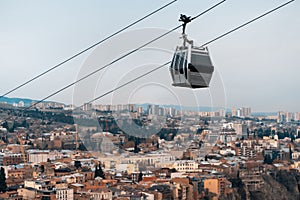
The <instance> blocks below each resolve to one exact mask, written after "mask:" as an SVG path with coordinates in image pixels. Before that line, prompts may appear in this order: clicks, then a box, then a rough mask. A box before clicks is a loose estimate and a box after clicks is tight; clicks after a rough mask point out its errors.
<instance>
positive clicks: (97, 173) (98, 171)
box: [95, 163, 105, 179]
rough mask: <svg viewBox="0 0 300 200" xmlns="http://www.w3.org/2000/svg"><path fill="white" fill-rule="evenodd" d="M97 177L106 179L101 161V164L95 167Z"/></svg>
mask: <svg viewBox="0 0 300 200" xmlns="http://www.w3.org/2000/svg"><path fill="white" fill-rule="evenodd" d="M97 177H101V178H103V179H105V174H104V172H103V170H102V167H101V164H100V163H99V165H98V166H97V165H96V169H95V178H97Z"/></svg>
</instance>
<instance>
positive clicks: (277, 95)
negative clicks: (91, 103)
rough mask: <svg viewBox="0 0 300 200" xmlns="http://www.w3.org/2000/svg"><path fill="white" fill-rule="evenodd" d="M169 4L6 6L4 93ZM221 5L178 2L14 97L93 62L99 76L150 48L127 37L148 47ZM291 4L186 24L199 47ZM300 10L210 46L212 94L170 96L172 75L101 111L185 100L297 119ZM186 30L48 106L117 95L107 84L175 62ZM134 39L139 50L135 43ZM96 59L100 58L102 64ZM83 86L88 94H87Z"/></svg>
mask: <svg viewBox="0 0 300 200" xmlns="http://www.w3.org/2000/svg"><path fill="white" fill-rule="evenodd" d="M167 2H169V1H166V0H155V1H150V0H148V1H146V0H128V1H124V0H111V1H103V0H97V1H96V0H95V1H91V0H85V1H73V0H69V1H59V0H51V1H38V0H36V1H34V0H28V1H16V0H6V1H5V0H2V1H0V55H1V56H0V67H1V79H0V85H1V87H0V93H1V94H3V93H5V92H7V91H8V90H10V89H12V88H14V87H15V86H17V85H19V84H21V83H23V82H24V81H26V80H28V79H29V78H32V77H33V76H34V75H37V74H39V73H41V72H43V71H45V70H46V69H48V68H50V67H52V66H54V65H55V64H58V63H59V62H61V61H63V60H64V59H66V58H68V57H69V56H71V55H73V54H75V53H77V52H78V51H80V50H83V49H84V48H86V47H87V46H89V45H91V44H93V43H95V42H97V41H99V40H101V39H102V38H104V37H105V36H108V35H109V34H111V33H112V32H114V31H117V30H119V29H120V28H122V27H124V26H125V25H128V24H129V23H130V22H133V21H134V20H136V19H138V18H140V17H142V16H144V15H145V14H147V13H149V12H151V11H153V10H154V9H156V8H158V7H160V6H162V5H164V4H166V3H167ZM217 2H218V1H209V0H203V1H198V0H178V2H176V3H174V4H173V5H171V6H169V7H168V8H166V9H164V10H163V11H161V12H159V13H158V14H155V15H154V16H152V17H151V18H148V19H147V20H145V21H143V22H142V23H139V24H138V25H136V26H134V27H133V28H131V29H129V30H128V31H129V32H126V33H123V34H122V35H119V36H118V37H116V38H114V40H110V41H108V42H106V43H105V44H103V45H100V46H99V47H98V48H97V49H95V50H94V51H89V52H88V53H86V54H84V55H83V56H80V57H78V58H76V59H74V60H73V61H71V62H70V63H68V64H65V65H63V66H62V67H60V68H59V69H57V70H55V71H52V72H51V73H49V74H48V75H46V76H44V77H42V78H40V79H39V80H36V81H34V82H33V83H31V84H29V85H27V86H25V87H23V88H21V89H20V90H18V91H16V92H14V93H12V94H10V95H9V97H26V98H32V99H41V98H43V97H45V96H47V95H48V94H50V93H52V92H54V91H56V90H58V89H60V88H61V87H63V86H65V85H66V84H68V83H70V82H72V81H74V80H76V79H78V77H81V76H82V75H84V74H85V73H87V72H88V71H89V70H91V69H92V68H89V67H90V65H89V64H91V63H92V64H95V65H93V67H94V69H96V68H97V67H101V66H102V65H105V64H106V63H107V62H108V61H109V59H110V58H112V59H114V58H117V57H118V56H120V55H122V53H125V52H120V51H121V50H122V49H124V50H125V51H126V50H127V51H128V50H129V49H132V48H134V47H135V46H134V45H135V44H137V45H138V44H141V43H139V42H142V41H143V40H141V41H135V40H134V38H131V39H130V35H133V36H135V37H142V36H143V37H142V38H143V39H144V40H145V41H147V39H150V38H151V37H152V36H155V35H156V34H158V33H162V32H163V31H166V30H169V29H171V28H173V27H175V26H177V25H179V23H178V17H179V14H180V13H184V14H187V15H192V16H194V15H196V14H198V13H200V12H201V11H203V10H205V9H207V8H208V7H210V6H212V5H213V4H215V3H217ZM284 2H285V1H283V0H264V1H260V0H252V1H240V0H228V1H227V2H225V3H224V4H223V5H221V6H219V7H218V8H216V9H214V10H213V11H211V12H210V13H208V14H205V15H204V16H203V17H201V18H199V19H197V20H195V21H194V22H193V23H191V24H189V25H188V28H187V32H188V34H189V36H190V37H191V38H193V39H194V40H195V41H196V43H197V44H202V43H205V42H207V41H209V40H210V39H213V38H214V37H216V36H218V35H220V34H222V33H224V32H226V31H228V30H230V29H231V28H234V27H236V26H238V25H240V24H242V23H244V22H246V21H248V20H250V19H252V18H254V17H256V16H258V15H260V14H262V13H263V12H265V11H268V10H270V9H272V8H274V7H276V6H277V5H280V4H282V3H284ZM299 11H300V5H299V2H297V1H295V2H294V3H292V4H290V5H288V6H287V7H284V8H283V9H280V10H278V11H276V12H275V13H273V14H271V15H269V16H267V17H265V18H263V19H261V20H259V21H257V22H255V23H253V24H251V25H249V26H247V27H245V28H243V29H241V30H239V31H237V32H235V33H233V34H231V35H229V36H227V37H225V38H223V39H220V40H218V41H216V42H214V43H212V44H210V45H209V46H208V48H209V51H210V54H211V57H212V60H213V63H214V66H215V69H216V71H215V73H214V76H213V79H212V82H211V87H210V89H204V90H201V91H199V90H197V91H190V90H188V89H180V88H179V89H178V88H172V87H171V86H170V85H171V79H170V76H169V74H168V68H167V67H166V68H164V69H162V70H161V71H158V72H156V74H153V75H152V76H149V77H148V78H145V79H143V80H140V81H139V82H138V83H135V84H133V85H132V86H131V87H127V88H124V90H120V92H119V93H118V92H116V93H114V95H113V96H110V97H109V98H107V99H103V100H102V102H101V103H106V102H113V103H119V102H126V103H141V102H143V101H144V102H148V103H158V104H160V103H161V104H165V103H170V104H173V103H176V102H179V103H180V104H184V105H187V106H188V105H191V106H194V105H200V106H202V105H203V106H207V105H213V106H226V107H242V106H250V107H252V110H254V111H278V110H286V111H300V106H299V102H300V92H299V89H298V87H299V85H300V84H299V83H300V80H299V74H300V67H299V64H300V56H299V55H298V54H299V53H300V39H299V35H300V12H299ZM147 30H149V34H147ZM180 31H181V30H178V32H175V33H173V34H171V35H169V36H168V37H166V38H165V39H164V40H163V41H162V42H161V43H156V44H153V45H152V46H151V47H152V48H153V49H154V50H153V49H146V50H144V51H142V52H139V53H137V54H136V55H132V57H128V59H127V60H124V61H122V62H120V63H118V64H116V65H114V66H112V68H111V69H108V70H106V71H105V72H103V73H102V74H99V75H98V76H97V77H96V78H94V79H91V81H90V82H89V83H85V84H87V85H85V84H84V83H82V85H81V86H80V85H79V86H77V87H75V88H70V89H69V90H67V91H65V92H62V93H61V94H59V95H57V96H55V97H52V98H51V100H54V101H60V102H64V103H73V102H74V103H76V104H80V103H82V102H84V101H87V100H88V99H89V98H93V97H95V96H98V95H100V94H101V93H103V92H105V91H108V90H110V89H112V88H111V87H110V86H112V87H114V86H117V85H119V84H120V83H122V82H126V81H127V80H128V79H129V80H130V79H131V78H134V76H135V75H140V74H142V73H143V71H144V70H148V69H151V68H153V67H155V66H157V65H159V64H162V63H164V62H165V61H168V60H169V59H170V58H171V57H172V49H174V48H175V47H176V45H177V43H176V42H178V41H179V39H178V36H179V34H180ZM144 36H145V37H144ZM177 39H178V41H177ZM131 40H132V42H128V41H131ZM158 49H160V50H158ZM101 52H107V53H106V54H104V53H101ZM112 52H115V53H116V55H115V54H112ZM145 52H146V53H145ZM147 52H148V53H147ZM149 52H150V53H149ZM134 56H136V57H134ZM95 57H97V58H100V57H101V59H99V60H97V59H96V60H95ZM144 58H145V59H144ZM92 61H93V62H92ZM106 61H107V62H106ZM98 65H99V66H98ZM121 68H122V69H121ZM134 69H135V70H134ZM118 73H120V74H118ZM84 88H85V89H86V90H90V92H89V93H88V94H87V93H84V91H85V89H84ZM145 91H147V92H145ZM81 92H82V93H81ZM189 95H192V96H189ZM81 97H85V98H81ZM187 97H188V98H187ZM191 97H193V98H191Z"/></svg>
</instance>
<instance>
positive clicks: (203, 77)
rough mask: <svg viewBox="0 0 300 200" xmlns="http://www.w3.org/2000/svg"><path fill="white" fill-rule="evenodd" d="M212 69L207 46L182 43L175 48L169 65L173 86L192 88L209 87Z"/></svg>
mask: <svg viewBox="0 0 300 200" xmlns="http://www.w3.org/2000/svg"><path fill="white" fill-rule="evenodd" d="M213 71H214V67H213V65H212V62H211V59H210V57H209V53H208V49H207V47H194V46H193V45H192V44H191V45H187V46H186V45H185V44H184V45H183V46H179V47H177V48H176V51H175V54H174V57H173V60H172V62H171V66H170V73H171V76H172V79H173V84H172V85H173V86H177V87H189V88H193V89H195V88H206V87H209V82H210V80H211V77H212V74H213Z"/></svg>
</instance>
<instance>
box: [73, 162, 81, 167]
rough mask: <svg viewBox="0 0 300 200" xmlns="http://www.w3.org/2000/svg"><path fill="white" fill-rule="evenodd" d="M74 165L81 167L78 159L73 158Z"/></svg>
mask: <svg viewBox="0 0 300 200" xmlns="http://www.w3.org/2000/svg"><path fill="white" fill-rule="evenodd" d="M74 166H75V167H76V169H78V168H80V167H81V162H80V161H79V160H75V162H74Z"/></svg>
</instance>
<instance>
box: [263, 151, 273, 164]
mask: <svg viewBox="0 0 300 200" xmlns="http://www.w3.org/2000/svg"><path fill="white" fill-rule="evenodd" d="M264 163H265V164H268V165H270V164H272V163H273V159H272V158H271V156H270V155H269V154H266V155H265V156H264Z"/></svg>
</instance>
